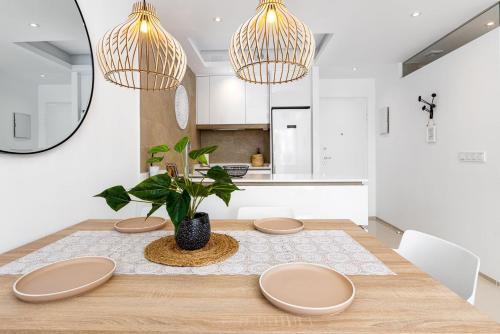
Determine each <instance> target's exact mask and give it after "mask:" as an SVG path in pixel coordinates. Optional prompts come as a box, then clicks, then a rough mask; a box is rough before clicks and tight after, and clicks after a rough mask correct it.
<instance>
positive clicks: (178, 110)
mask: <svg viewBox="0 0 500 334" xmlns="http://www.w3.org/2000/svg"><path fill="white" fill-rule="evenodd" d="M175 118H176V119H177V124H178V125H179V127H180V128H181V129H182V130H185V129H186V128H187V125H188V121H189V98H188V94H187V91H186V88H184V86H183V85H180V86H179V87H177V90H176V91H175Z"/></svg>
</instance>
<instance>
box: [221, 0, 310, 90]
mask: <svg viewBox="0 0 500 334" xmlns="http://www.w3.org/2000/svg"><path fill="white" fill-rule="evenodd" d="M259 1H260V3H259V6H258V7H257V14H256V15H255V16H254V17H252V18H251V19H250V20H248V21H247V22H246V23H244V24H243V25H241V26H240V28H239V29H238V31H236V33H235V34H234V35H233V38H232V39H231V44H230V46H229V57H230V60H231V64H232V66H233V69H234V71H235V73H236V75H237V76H238V77H239V78H240V79H242V80H245V81H248V82H252V83H259V84H279V83H286V82H290V81H294V80H298V79H301V78H303V77H304V76H305V75H307V73H308V72H309V70H310V69H311V66H312V62H313V60H314V54H315V52H316V43H315V41H314V36H313V34H312V32H311V29H309V27H308V26H307V25H305V24H304V23H302V22H301V21H300V20H299V19H297V18H296V17H295V16H294V15H293V14H291V13H290V12H289V11H288V9H287V8H286V7H285V5H284V3H283V1H284V0H259Z"/></svg>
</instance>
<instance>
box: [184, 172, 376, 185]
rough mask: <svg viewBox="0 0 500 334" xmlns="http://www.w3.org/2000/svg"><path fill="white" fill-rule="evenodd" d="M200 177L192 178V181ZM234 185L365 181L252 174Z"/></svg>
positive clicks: (355, 183) (327, 177) (300, 175)
mask: <svg viewBox="0 0 500 334" xmlns="http://www.w3.org/2000/svg"><path fill="white" fill-rule="evenodd" d="M200 178H201V177H197V176H195V177H193V179H194V180H196V179H200ZM233 182H234V183H235V184H286V183H288V184H290V183H292V184H339V185H341V184H349V185H351V184H352V185H364V184H367V183H368V180H367V179H338V178H333V177H329V176H324V175H313V174H257V175H256V174H252V175H248V174H247V175H245V176H244V177H242V178H233Z"/></svg>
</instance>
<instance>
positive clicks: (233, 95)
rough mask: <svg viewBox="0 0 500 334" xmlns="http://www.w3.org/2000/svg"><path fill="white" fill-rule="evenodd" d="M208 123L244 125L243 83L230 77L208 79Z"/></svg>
mask: <svg viewBox="0 0 500 334" xmlns="http://www.w3.org/2000/svg"><path fill="white" fill-rule="evenodd" d="M210 123H211V124H245V83H244V82H243V81H242V80H240V79H238V78H236V77H232V76H212V77H210Z"/></svg>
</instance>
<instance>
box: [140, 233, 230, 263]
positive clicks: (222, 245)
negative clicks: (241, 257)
mask: <svg viewBox="0 0 500 334" xmlns="http://www.w3.org/2000/svg"><path fill="white" fill-rule="evenodd" d="M238 248H239V245H238V241H236V239H234V238H233V237H231V236H229V235H225V234H217V233H212V235H211V236H210V241H209V242H208V244H207V245H206V246H205V247H203V248H202V249H198V250H195V251H186V250H183V249H180V248H179V247H178V246H177V244H176V243H175V237H174V236H173V235H170V236H168V237H164V238H161V239H158V240H155V241H153V242H151V243H150V244H149V245H147V246H146V248H145V249H144V257H145V258H146V259H148V260H149V261H151V262H155V263H159V264H164V265H167V266H173V267H203V266H208V265H210V264H214V263H218V262H222V261H224V260H226V259H227V258H229V257H231V256H233V255H234V254H236V252H237V251H238Z"/></svg>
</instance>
